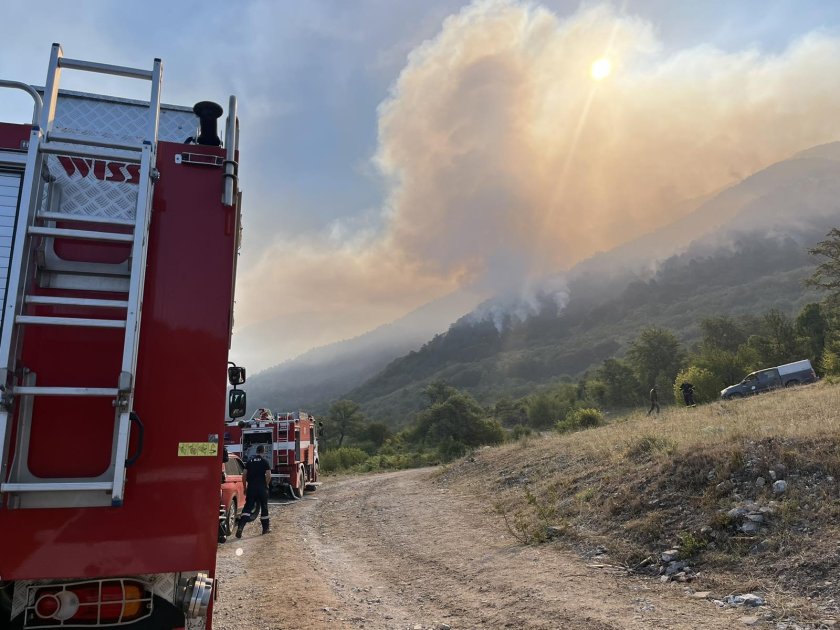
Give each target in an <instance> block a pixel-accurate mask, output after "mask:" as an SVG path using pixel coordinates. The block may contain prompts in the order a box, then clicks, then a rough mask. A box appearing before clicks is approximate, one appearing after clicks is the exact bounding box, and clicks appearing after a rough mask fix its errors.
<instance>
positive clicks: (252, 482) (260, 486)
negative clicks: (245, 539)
mask: <svg viewBox="0 0 840 630" xmlns="http://www.w3.org/2000/svg"><path fill="white" fill-rule="evenodd" d="M270 470H271V466H269V464H268V462H267V461H266V460H265V459H264V458H263V457H262V455H261V454H260V453H257V454H256V455H254V456H253V457H252V458H251V459H249V460H248V461H247V462H246V464H245V474H246V477H245V478H246V481H247V488H246V489H245V507H244V508H243V509H242V516H240V517H239V526H238V527H237V529H236V537H237V538H242V530H243V528H244V527H245V525H246V524H247V523H250V522H251V521H253V520H256V518H257V513H261V516H260V523H261V524H262V533H263V534H267V533H268V530H269V522H268V486H267V485H266V479H265V477H266V474H265V473H266V472H268V471H270Z"/></svg>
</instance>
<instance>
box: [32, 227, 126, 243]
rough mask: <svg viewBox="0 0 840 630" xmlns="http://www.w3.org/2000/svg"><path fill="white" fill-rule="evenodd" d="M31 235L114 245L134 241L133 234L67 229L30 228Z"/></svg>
mask: <svg viewBox="0 0 840 630" xmlns="http://www.w3.org/2000/svg"><path fill="white" fill-rule="evenodd" d="M29 233H30V234H37V235H40V236H52V237H54V238H71V239H75V240H79V241H109V242H112V243H131V242H133V241H134V235H133V234H120V233H118V232H94V231H92V230H69V229H67V228H50V227H38V226H36V225H33V226H30V227H29Z"/></svg>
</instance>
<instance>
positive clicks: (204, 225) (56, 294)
mask: <svg viewBox="0 0 840 630" xmlns="http://www.w3.org/2000/svg"><path fill="white" fill-rule="evenodd" d="M69 71H73V72H79V73H84V72H93V73H104V74H109V75H116V76H119V77H125V78H130V79H139V80H143V81H147V82H148V85H150V87H151V89H150V97H149V99H148V101H135V100H128V99H124V98H115V97H111V96H99V95H93V94H85V93H78V92H70V91H64V90H61V91H60V90H59V82H60V80H61V77H62V74H63V73H65V72H69ZM161 75H162V64H161V62H160V60H158V59H156V60H154V62H153V63H152V67H151V69H149V70H144V69H136V68H128V67H122V66H115V65H110V64H104V63H98V62H90V61H83V60H79V59H71V58H68V57H65V56H64V54H63V51H62V48H61V46H59V45H58V44H55V45H53V48H52V53H51V57H50V62H49V69H48V72H47V79H46V84H45V86H44V87H43V88H33V87H32V86H30V85H27V84H24V83H17V82H12V81H2V82H0V86H2V87H12V88H20V89H23V90H25V91H27V92H29V93H30V94H31V95H32V97H33V98H34V99H35V112H34V115H33V122H32V124H31V125H30V124H6V123H0V278H2V280H3V283H4V286H3V287H0V294H5V301H4V302H3V303H2V304H0V306H1V307H2V313H3V316H2V329H0V532H2V536H0V628H18V629H27V630H28V629H30V628H71V627H84V628H93V627H96V628H113V627H120V628H130V629H133V630H134V629H137V630H160V629H166V630H171V629H180V628H207V629H210V628H211V620H210V616H211V612H212V606H213V599H214V597H213V594H214V592H215V581H214V580H215V566H216V526H215V522H216V518H217V513H216V504H217V501H216V499H217V497H218V493H219V470H220V465H221V460H222V453H221V450H220V448H219V443H220V442H221V440H220V433H221V432H222V431H223V428H224V425H223V423H222V422H221V421H220V420H219V414H220V411H221V410H222V409H224V405H225V390H224V388H223V387H222V383H221V378H222V376H223V374H224V373H225V369H226V368H227V364H228V349H229V345H230V344H229V342H230V335H231V320H232V316H231V312H232V304H233V287H234V276H235V267H236V257H237V250H238V247H239V232H240V226H239V214H240V211H239V204H240V194H239V190H238V184H237V159H238V154H237V146H238V133H239V131H238V121H237V116H236V100H235V98H234V97H231V98H230V101H229V109H228V115H227V124H226V129H225V141H224V148H222V142H221V140H220V139H219V137H218V136H217V132H216V124H217V120H216V119H217V118H219V117H220V116H221V114H222V109H221V107H220V106H218V105H216V104H215V103H210V102H203V103H199V104H198V105H196V106H195V107H193V108H190V107H176V106H170V105H161V103H160V94H161ZM4 92H5V90H4ZM7 94H11V92H7ZM199 127H200V133H197V131H198V129H199ZM141 313H142V318H141ZM228 373H229V380H230V381H231V383H232V384H234V385H235V384H238V383H241V382H244V370H241V369H238V368H235V367H234V368H233V369H231V370H229V371H228ZM232 391H233V392H238V394H237V395H238V396H240V398H241V396H243V395H242V392H241V390H238V389H236V390H232ZM240 398H237V401H240ZM230 400H231V401H233V395H231V398H230ZM240 415H242V414H240Z"/></svg>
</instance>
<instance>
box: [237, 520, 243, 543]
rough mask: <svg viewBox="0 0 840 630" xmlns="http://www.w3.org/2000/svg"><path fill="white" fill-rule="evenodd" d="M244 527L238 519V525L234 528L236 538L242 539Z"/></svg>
mask: <svg viewBox="0 0 840 630" xmlns="http://www.w3.org/2000/svg"><path fill="white" fill-rule="evenodd" d="M243 527H245V523H243V522H242V519H241V518H240V519H239V524H238V525H237V526H236V537H237V538H242V528H243Z"/></svg>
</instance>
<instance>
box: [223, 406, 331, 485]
mask: <svg viewBox="0 0 840 630" xmlns="http://www.w3.org/2000/svg"><path fill="white" fill-rule="evenodd" d="M318 424H319V423H317V422H316V420H315V417H314V416H311V415H309V414H308V413H306V412H305V411H296V412H294V413H291V412H289V413H280V414H274V413H272V412H271V409H257V410H256V411H255V412H254V414H253V415H252V416H251V418H250V419H249V420H245V421H242V420H240V421H239V422H238V423H236V424H228V425H227V426H226V427H225V437H224V441H225V445H226V448H227V449H228V451H229V452H231V453H236V454H237V455H240V456H241V457H242V459H243V460H244V461H247V460H249V459H250V458H252V457H254V456H255V455H256V450H257V446H260V445H262V446H264V447H265V454H264V457H265V459H266V460H267V461H268V463H269V464H270V465H271V487H272V488H281V489H283V490H285V491H286V493H287V494H288V495H289V497H291V498H292V499H301V498H303V493H304V491H305V490H314V489H315V488H316V487H318V485H319V484H320V481H319V480H318V477H319V461H318V432H319V426H318Z"/></svg>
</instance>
